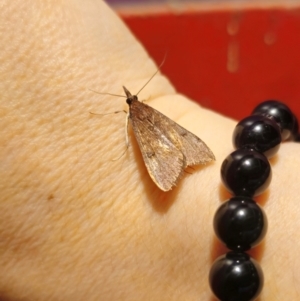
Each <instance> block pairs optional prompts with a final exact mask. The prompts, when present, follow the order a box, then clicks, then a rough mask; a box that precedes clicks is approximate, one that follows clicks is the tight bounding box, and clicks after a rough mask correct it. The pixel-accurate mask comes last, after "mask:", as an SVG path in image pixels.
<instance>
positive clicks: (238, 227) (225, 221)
mask: <svg viewBox="0 0 300 301" xmlns="http://www.w3.org/2000/svg"><path fill="white" fill-rule="evenodd" d="M214 229H215V233H216V235H217V237H218V238H219V239H220V240H221V241H222V242H223V243H224V244H225V245H226V246H227V248H228V249H230V250H235V251H247V250H249V249H251V248H252V247H254V246H256V245H258V244H259V243H260V242H261V240H262V239H263V238H264V237H265V234H266V231H267V217H266V215H265V213H264V211H263V209H262V208H261V207H260V206H259V205H258V204H257V203H256V202H254V201H253V200H252V199H251V198H248V197H241V196H237V197H233V198H231V199H230V200H229V201H227V202H225V203H223V204H222V205H221V206H220V207H219V209H218V210H217V212H216V214H215V217H214Z"/></svg>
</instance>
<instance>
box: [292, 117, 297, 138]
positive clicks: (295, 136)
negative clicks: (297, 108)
mask: <svg viewBox="0 0 300 301" xmlns="http://www.w3.org/2000/svg"><path fill="white" fill-rule="evenodd" d="M298 137H299V123H298V119H297V117H296V116H295V115H294V126H293V129H292V135H291V140H295V141H297V140H298ZM298 141H299V140H298Z"/></svg>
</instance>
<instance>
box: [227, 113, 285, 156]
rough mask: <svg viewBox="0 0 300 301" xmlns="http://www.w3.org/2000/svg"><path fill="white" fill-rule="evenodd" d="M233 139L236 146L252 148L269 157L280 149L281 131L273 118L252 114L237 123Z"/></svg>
mask: <svg viewBox="0 0 300 301" xmlns="http://www.w3.org/2000/svg"><path fill="white" fill-rule="evenodd" d="M232 140H233V145H234V147H235V148H242V147H246V148H252V149H254V150H256V151H258V152H261V153H263V154H264V155H265V156H267V157H272V156H273V155H275V154H276V152H277V151H278V149H279V146H280V143H281V133H280V128H279V126H278V124H277V123H276V122H275V121H274V120H273V119H270V118H267V117H265V116H262V115H252V116H248V117H246V118H244V119H243V120H241V121H240V122H239V123H238V124H237V126H236V127H235V130H234V132H233V138H232Z"/></svg>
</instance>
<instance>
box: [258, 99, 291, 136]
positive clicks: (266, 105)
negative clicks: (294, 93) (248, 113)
mask: <svg viewBox="0 0 300 301" xmlns="http://www.w3.org/2000/svg"><path fill="white" fill-rule="evenodd" d="M252 114H254V115H265V116H272V117H273V118H274V119H275V121H276V122H277V123H278V124H279V126H280V128H281V137H282V140H286V139H288V138H289V137H290V135H291V133H292V130H293V127H294V114H293V113H292V111H291V110H290V108H289V107H288V106H286V105H285V104H284V103H282V102H280V101H277V100H268V101H265V102H263V103H261V104H259V105H258V106H257V107H256V108H255V109H254V110H253V112H252Z"/></svg>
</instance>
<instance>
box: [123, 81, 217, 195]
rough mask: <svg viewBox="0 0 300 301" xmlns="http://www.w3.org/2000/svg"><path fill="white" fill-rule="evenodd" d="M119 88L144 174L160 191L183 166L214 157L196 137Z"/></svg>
mask: <svg viewBox="0 0 300 301" xmlns="http://www.w3.org/2000/svg"><path fill="white" fill-rule="evenodd" d="M123 89H124V91H125V94H126V97H127V98H126V102H127V104H128V106H129V113H128V114H127V123H126V124H127V125H128V120H130V123H131V125H132V128H133V132H134V135H135V138H136V140H137V142H138V145H139V148H140V150H141V152H142V156H143V159H144V162H145V165H146V168H147V170H148V173H149V175H150V177H151V179H152V180H153V182H154V183H155V184H156V185H157V186H158V187H159V188H160V189H161V190H163V191H169V190H171V189H172V187H173V186H175V185H176V184H177V182H178V180H179V179H180V178H181V176H182V174H183V172H184V169H185V168H186V167H187V166H193V165H199V164H206V163H208V162H210V161H212V160H215V156H214V154H213V153H212V151H211V150H210V149H209V148H208V147H207V145H206V144H205V143H204V142H203V141H202V140H201V139H200V138H198V137H197V136H196V135H194V134H192V133H191V132H189V131H187V130H186V129H184V128H183V127H182V126H180V125H179V124H177V123H176V122H174V121H173V120H171V119H169V118H168V117H167V116H165V115H163V114H162V113H160V112H158V111H157V110H155V109H153V108H152V107H150V106H148V105H146V104H144V103H143V102H141V101H139V100H138V97H137V95H132V94H131V93H130V92H129V91H128V90H127V89H126V88H125V87H124V86H123ZM126 141H127V145H128V138H127V139H126Z"/></svg>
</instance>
